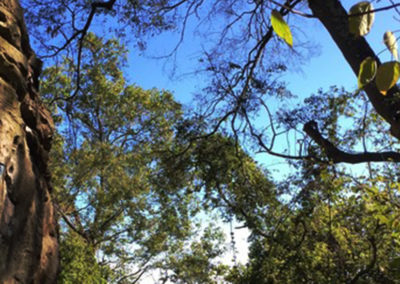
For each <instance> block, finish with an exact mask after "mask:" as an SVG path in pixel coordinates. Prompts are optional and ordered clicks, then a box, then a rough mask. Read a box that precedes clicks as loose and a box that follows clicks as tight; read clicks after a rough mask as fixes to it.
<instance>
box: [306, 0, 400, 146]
mask: <svg viewBox="0 0 400 284" xmlns="http://www.w3.org/2000/svg"><path fill="white" fill-rule="evenodd" d="M308 3H309V7H310V9H311V11H312V12H313V15H314V16H315V17H317V18H318V20H319V21H321V23H322V24H323V25H324V26H325V28H326V29H327V31H328V32H329V34H330V35H331V37H332V39H333V40H334V41H335V43H336V45H337V46H338V47H339V49H340V50H341V52H342V54H343V56H344V57H345V59H346V60H347V62H348V63H349V64H350V66H351V68H352V69H353V71H354V73H355V74H356V75H357V74H358V72H359V68H360V64H361V62H362V61H363V60H364V59H365V58H367V57H368V56H370V57H372V58H375V59H376V61H377V62H378V65H380V61H379V59H378V57H377V56H376V54H375V53H374V51H373V50H372V48H371V47H370V46H369V44H368V42H367V41H366V40H365V38H364V37H355V36H354V35H352V34H350V32H349V23H348V14H347V12H346V10H345V9H344V8H343V6H342V4H341V3H340V1H339V0H309V1H308ZM364 89H365V92H366V94H367V96H368V98H369V100H370V101H371V103H372V105H373V106H374V108H375V110H376V111H377V112H378V113H379V115H381V116H382V117H383V119H385V120H386V121H387V122H388V123H389V124H390V131H391V134H392V135H393V136H394V137H396V138H397V139H400V104H399V102H398V101H396V100H394V99H393V94H395V93H399V92H400V90H399V88H398V87H397V86H395V87H393V88H392V89H391V90H390V91H389V93H388V95H386V96H383V95H382V94H381V93H380V92H379V91H378V89H377V87H376V84H375V82H371V83H370V84H368V85H367V86H366V87H365V88H364Z"/></svg>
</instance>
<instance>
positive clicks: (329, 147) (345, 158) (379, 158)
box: [303, 120, 400, 164]
mask: <svg viewBox="0 0 400 284" xmlns="http://www.w3.org/2000/svg"><path fill="white" fill-rule="evenodd" d="M303 130H304V131H305V132H306V133H307V135H308V136H309V137H310V138H311V139H312V140H313V141H314V142H315V143H317V144H318V145H319V146H320V147H321V148H322V149H323V150H324V152H325V154H326V156H327V157H328V159H329V160H331V161H332V162H334V163H349V164H358V163H365V162H400V153H397V152H394V151H388V152H381V153H376V152H374V153H371V152H365V153H352V154H350V153H346V152H344V151H342V150H340V149H339V148H337V147H336V146H335V145H333V144H332V143H331V142H330V141H329V140H328V139H325V138H324V137H322V135H321V133H320V132H319V129H318V125H317V123H316V122H315V121H313V120H312V121H309V122H307V123H306V124H305V125H304V128H303Z"/></svg>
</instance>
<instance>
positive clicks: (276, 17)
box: [271, 10, 293, 47]
mask: <svg viewBox="0 0 400 284" xmlns="http://www.w3.org/2000/svg"><path fill="white" fill-rule="evenodd" d="M271 25H272V28H273V29H274V32H275V33H276V34H277V35H278V36H279V37H280V38H281V39H283V40H284V41H285V42H286V43H287V44H288V45H289V46H290V47H293V37H292V32H291V31H290V28H289V26H288V24H287V23H286V22H285V20H284V19H283V17H282V15H281V14H280V13H279V12H278V11H277V10H273V11H272V13H271Z"/></svg>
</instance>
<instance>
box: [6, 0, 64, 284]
mask: <svg viewBox="0 0 400 284" xmlns="http://www.w3.org/2000/svg"><path fill="white" fill-rule="evenodd" d="M40 68H41V62H40V61H39V60H37V59H36V57H35V54H34V53H33V51H32V50H31V48H30V45H29V39H28V35H27V31H26V28H25V23H24V20H23V13H22V9H21V7H20V4H19V1H18V0H1V1H0V178H1V182H0V283H54V282H55V281H56V280H55V279H56V276H57V271H58V263H59V260H58V241H57V227H56V219H55V216H54V210H53V205H52V202H51V198H50V192H51V186H50V175H49V173H48V169H47V161H48V153H49V150H50V144H51V137H52V134H53V129H54V125H53V121H52V119H51V116H50V113H49V112H48V111H47V110H46V108H45V107H44V106H43V105H42V103H41V101H40V98H39V94H38V76H39V72H40Z"/></svg>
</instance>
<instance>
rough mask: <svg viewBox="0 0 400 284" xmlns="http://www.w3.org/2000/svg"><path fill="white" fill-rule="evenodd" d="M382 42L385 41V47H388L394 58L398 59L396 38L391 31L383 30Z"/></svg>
mask: <svg viewBox="0 0 400 284" xmlns="http://www.w3.org/2000/svg"><path fill="white" fill-rule="evenodd" d="M383 42H384V43H385V45H386V47H387V49H389V51H390V53H392V54H393V57H394V59H396V60H399V56H398V54H397V40H396V37H395V36H394V34H393V33H392V32H391V31H387V32H385V34H384V35H383Z"/></svg>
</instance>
